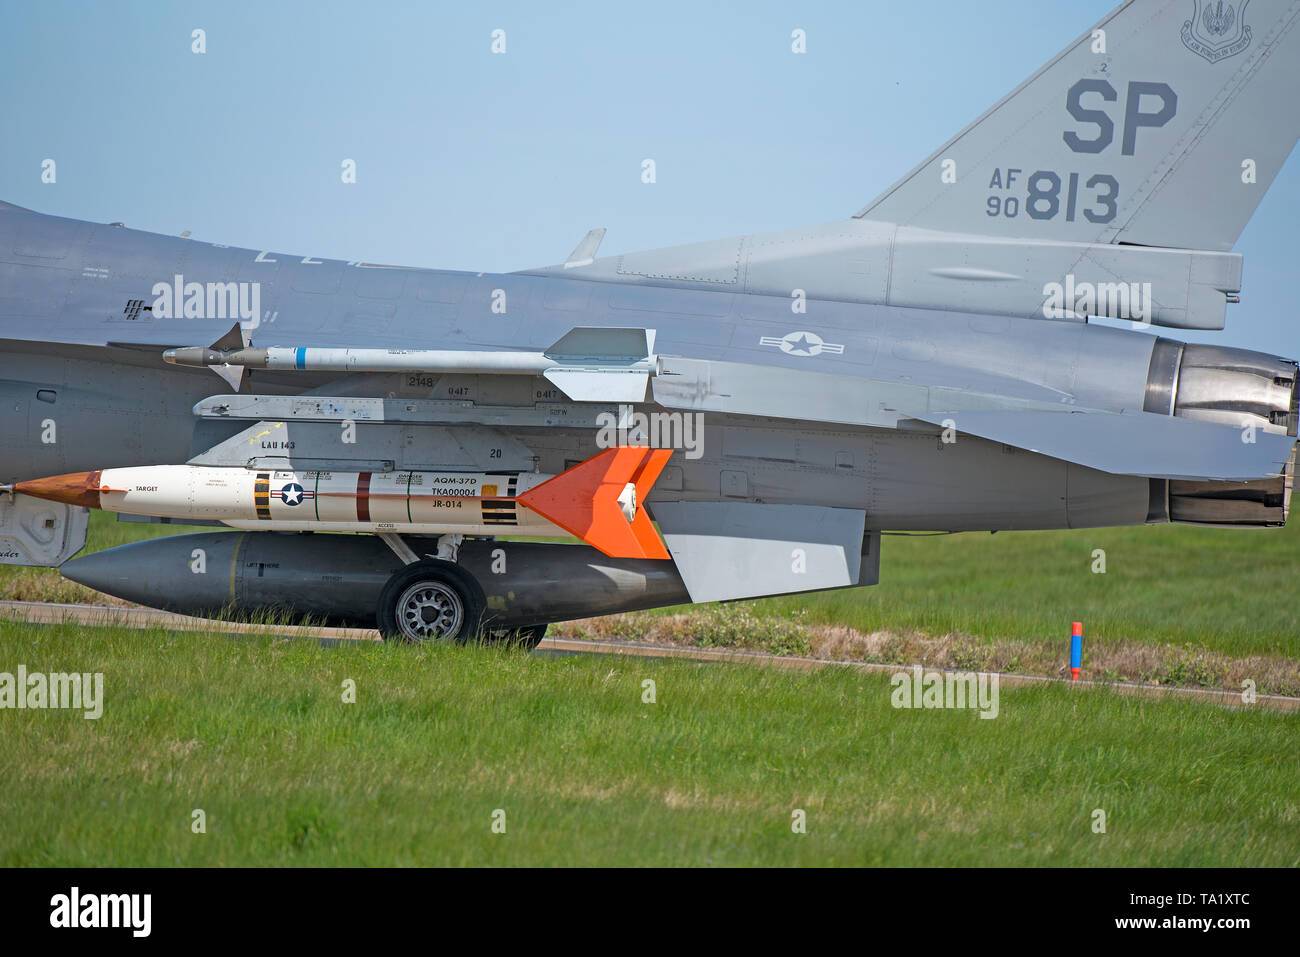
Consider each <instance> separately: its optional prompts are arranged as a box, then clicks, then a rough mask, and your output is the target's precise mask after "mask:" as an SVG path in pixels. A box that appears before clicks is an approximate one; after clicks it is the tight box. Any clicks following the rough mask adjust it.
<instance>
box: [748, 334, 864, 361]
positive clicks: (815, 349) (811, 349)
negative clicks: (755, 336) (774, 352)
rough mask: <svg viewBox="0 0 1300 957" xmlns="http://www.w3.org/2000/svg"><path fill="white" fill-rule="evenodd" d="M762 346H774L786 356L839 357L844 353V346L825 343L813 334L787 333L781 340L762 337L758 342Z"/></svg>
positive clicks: (773, 337)
mask: <svg viewBox="0 0 1300 957" xmlns="http://www.w3.org/2000/svg"><path fill="white" fill-rule="evenodd" d="M758 344H759V345H762V346H776V347H777V348H779V349H780V350H781V351H782V352H784V353H785V354H786V355H791V356H819V355H821V354H822V353H823V352H825V353H828V354H830V355H840V354H841V353H843V352H844V346H842V345H840V344H838V343H834V342H827V341H825V340H824V339H822V337H821V336H819V335H817V333H815V332H804V331H802V330H801V331H799V332H787V333H786V334H785V335H784V336H782V337H781V338H779V339H778V338H777V337H776V336H763V337H762V338H761V339H759V340H758Z"/></svg>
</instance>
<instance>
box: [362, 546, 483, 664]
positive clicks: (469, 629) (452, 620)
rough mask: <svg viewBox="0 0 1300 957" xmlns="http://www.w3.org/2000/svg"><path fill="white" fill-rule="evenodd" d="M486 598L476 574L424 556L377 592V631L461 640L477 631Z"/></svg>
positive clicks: (388, 634)
mask: <svg viewBox="0 0 1300 957" xmlns="http://www.w3.org/2000/svg"><path fill="white" fill-rule="evenodd" d="M485 605H486V602H485V601H484V598H483V589H482V588H480V587H479V584H478V582H476V581H475V580H474V576H472V575H470V574H469V573H468V572H466V571H465V570H464V569H462V568H460V567H459V566H457V565H453V564H452V563H451V562H444V561H439V560H437V559H427V560H425V561H420V562H415V563H413V564H410V565H407V566H406V567H405V568H403V569H401V570H400V571H398V572H396V573H395V574H394V575H393V577H392V578H390V579H388V583H387V584H386V585H384V590H383V591H382V592H380V595H379V611H378V614H377V616H376V618H377V621H376V623H377V625H378V627H379V633H380V634H382V635H383V636H384V637H385V638H395V639H397V640H399V641H409V642H417V643H420V642H426V641H445V642H453V641H454V642H465V641H467V640H469V639H470V638H472V637H474V636H475V635H477V634H478V632H479V628H480V626H481V624H482V621H483V610H484V607H485Z"/></svg>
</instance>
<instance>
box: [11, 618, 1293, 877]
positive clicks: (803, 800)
mask: <svg viewBox="0 0 1300 957" xmlns="http://www.w3.org/2000/svg"><path fill="white" fill-rule="evenodd" d="M18 664H25V665H26V666H27V667H28V669H29V671H37V670H46V671H49V670H57V671H70V670H77V671H84V672H96V671H100V672H103V673H104V675H105V678H104V683H105V690H104V698H105V702H104V712H103V716H102V717H101V718H100V719H99V720H85V719H84V718H83V717H82V716H81V714H80V712H68V711H32V710H24V711H17V710H7V709H6V710H0V775H3V779H4V780H5V781H6V782H7V786H6V788H5V795H6V796H5V800H4V802H3V805H2V807H3V810H2V811H0V865H83V864H104V865H106V864H121V865H137V864H139V865H145V864H148V865H175V864H185V865H240V864H274V865H295V864H483V865H540V864H548V865H550V864H558V865H565V864H569V865H580V864H627V865H655V864H664V865H667V864H692V865H710V864H712V865H749V864H757V865H779V864H886V865H908V864H924V865H979V864H986V865H1014V864H1050V865H1102V866H1109V865H1227V866H1237V865H1246V866H1253V865H1282V866H1295V865H1297V864H1300V790H1297V788H1296V777H1295V774H1296V747H1295V744H1296V721H1297V718H1296V717H1295V716H1294V715H1285V714H1279V713H1276V712H1270V711H1266V710H1262V709H1259V710H1254V709H1252V710H1228V709H1223V708H1219V707H1214V706H1210V705H1206V704H1204V703H1199V702H1193V701H1186V700H1176V699H1161V700H1150V699H1141V698H1129V697H1121V696H1119V695H1117V694H1115V693H1113V692H1111V691H1108V690H1104V689H1103V690H1095V689H1094V690H1083V689H1072V688H1069V687H1066V686H1062V685H1053V686H1043V687H1032V688H1003V689H1002V690H1001V700H1000V714H999V716H998V717H997V718H996V719H993V720H983V719H980V718H978V717H977V713H976V712H974V711H955V710H954V711H936V710H929V711H920V710H912V711H908V710H896V709H894V708H893V707H892V706H891V704H890V687H889V683H888V678H887V676H884V675H874V674H864V673H860V672H856V671H849V670H844V669H824V670H821V671H818V672H815V673H791V672H786V671H778V670H776V669H764V668H753V667H749V666H743V665H699V664H691V663H687V662H683V661H655V660H641V659H636V660H630V659H617V660H616V659H610V658H599V657H594V656H574V657H567V658H564V657H544V656H538V655H533V656H528V655H520V654H512V653H508V652H500V651H495V650H492V649H485V648H481V647H472V646H471V647H433V648H415V647H410V646H403V645H384V644H371V643H362V644H360V645H357V646H355V647H339V648H321V647H319V646H318V645H317V644H314V643H312V642H309V641H294V642H288V641H283V640H280V641H276V640H271V639H263V638H256V639H231V638H226V637H222V636H219V635H215V634H214V635H202V634H193V633H187V634H174V633H168V632H162V631H139V630H128V629H122V630H115V629H84V628H78V627H72V626H66V625H64V626H51V627H43V628H35V627H30V626H25V625H18V624H13V623H0V670H8V671H12V670H14V669H15V668H16V666H17V665H18ZM349 678H350V679H353V680H354V681H355V683H356V703H354V704H345V703H343V701H342V688H343V682H344V681H345V679H349ZM646 679H650V680H653V681H654V682H655V683H656V688H657V699H658V700H657V703H655V704H645V703H642V694H643V684H642V683H643V681H645V680H646ZM796 808H799V809H803V810H804V811H805V812H806V813H807V833H806V834H795V833H793V832H792V830H791V815H792V811H793V810H794V809H796ZM195 809H202V810H203V811H204V812H205V813H206V819H207V833H206V834H194V833H192V831H191V820H192V812H193V811H194V810H195ZM498 809H500V810H502V811H504V812H505V824H506V833H504V834H494V833H492V829H491V825H492V820H493V812H494V811H496V810H498ZM1097 809H1100V810H1102V811H1104V812H1105V814H1106V833H1104V834H1097V833H1094V832H1093V820H1094V817H1093V814H1094V811H1095V810H1097Z"/></svg>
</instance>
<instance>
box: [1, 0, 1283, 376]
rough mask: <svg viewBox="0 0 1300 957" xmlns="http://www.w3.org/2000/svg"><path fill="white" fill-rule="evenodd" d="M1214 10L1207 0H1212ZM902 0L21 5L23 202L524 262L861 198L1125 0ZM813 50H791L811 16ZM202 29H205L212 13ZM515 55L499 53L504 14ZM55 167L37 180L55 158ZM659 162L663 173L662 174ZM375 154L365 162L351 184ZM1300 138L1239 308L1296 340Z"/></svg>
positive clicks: (175, 227) (9, 77) (1252, 342)
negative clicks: (201, 33)
mask: <svg viewBox="0 0 1300 957" xmlns="http://www.w3.org/2000/svg"><path fill="white" fill-rule="evenodd" d="M1189 5H1190V0H1189ZM1111 6H1112V3H1111V2H1110V0H1071V2H1057V3H1043V2H1042V0H1037V2H1030V0H1001V2H998V3H996V4H979V3H970V2H965V0H946V2H926V0H908V2H906V3H893V2H889V3H886V2H879V0H864V2H845V3H829V2H811V0H809V2H801V3H777V2H768V3H763V2H753V3H740V2H737V3H727V2H710V0H696V2H694V3H667V2H658V0H656V2H653V3H622V2H614V0H607V2H594V3H539V2H533V3H481V4H472V3H470V4H467V3H456V4H452V3H432V2H424V3H416V2H383V0H375V2H372V3H329V2H310V3H305V2H282V0H275V2H262V3H250V2H229V0H223V2H218V3H192V4H186V3H162V2H134V3H121V2H112V3H90V2H86V3H71V2H63V0H55V2H51V0H44V2H41V3H35V4H22V5H18V4H9V5H7V6H6V7H5V8H4V10H3V12H2V13H0V16H2V17H3V21H2V23H3V29H2V30H0V75H3V77H4V79H5V86H4V89H5V93H4V100H3V102H4V106H3V107H2V108H0V137H2V140H0V198H3V199H6V200H8V201H10V202H14V203H18V204H19V205H22V206H28V207H31V208H33V209H37V210H40V211H43V212H49V213H55V214H58V215H63V216H71V217H75V218H78V219H88V220H95V221H115V220H121V221H123V222H125V223H127V224H128V225H130V226H133V227H136V228H139V229H147V230H152V231H156V232H161V233H180V232H182V231H183V230H190V231H191V232H192V234H193V236H194V238H196V239H203V240H209V241H214V242H222V243H228V244H232V245H241V246H250V247H254V248H265V249H274V250H278V251H284V252H289V253H301V254H304V255H306V254H312V255H317V256H330V257H338V258H344V259H365V260H369V261H374V262H389V263H401V264H404V265H415V266H437V267H445V268H454V269H472V270H475V271H508V270H514V269H524V268H528V267H532V266H540V265H546V264H550V263H555V262H558V261H561V260H562V259H563V258H564V256H565V255H566V254H567V253H568V252H569V251H570V249H572V248H573V246H574V245H575V244H576V243H577V241H578V240H579V239H580V238H581V237H582V235H583V234H584V233H585V232H586V231H587V230H588V229H590V228H591V227H593V226H606V227H608V229H609V232H608V234H607V236H606V238H605V243H604V245H603V246H602V248H601V253H602V254H603V255H609V254H613V253H619V252H626V251H631V250H636V249H649V248H654V247H657V246H667V245H674V244H678V243H686V242H693V241H697V240H703V239H712V238H716V237H720V236H728V235H735V234H741V233H748V232H756V231H762V230H769V229H779V228H783V227H787V226H797V225H803V224H811V223H820V222H827V221H831V220H835V219H840V218H844V217H846V216H849V215H852V214H853V213H855V212H857V211H858V210H859V209H860V208H861V207H863V206H864V205H866V203H867V202H868V201H870V200H871V199H873V198H874V197H875V196H876V195H877V194H879V193H880V192H881V191H882V190H883V189H885V188H886V187H887V186H889V185H890V184H891V183H893V182H894V181H895V180H896V179H897V178H898V177H899V176H901V175H902V174H904V173H905V172H907V171H908V170H910V169H911V168H912V167H913V166H914V165H915V164H916V163H917V162H919V161H920V160H921V159H923V158H924V157H926V156H927V155H929V154H930V153H931V152H932V151H933V150H934V149H935V148H937V147H938V146H939V145H940V144H941V143H942V142H944V141H945V140H946V139H947V138H948V137H949V136H951V135H952V134H953V133H955V132H956V131H957V130H958V129H960V128H961V127H963V126H964V125H966V124H967V123H968V122H970V120H972V119H973V118H974V117H975V116H977V115H978V114H979V113H981V112H982V111H983V110H984V109H986V108H987V107H988V106H990V105H992V104H993V103H994V102H995V101H996V100H997V99H999V98H1000V97H1001V96H1002V95H1004V94H1005V93H1006V92H1008V91H1009V90H1010V89H1012V88H1013V87H1014V86H1015V85H1016V84H1018V83H1019V82H1020V81H1022V80H1023V79H1024V78H1025V77H1027V76H1028V75H1029V74H1030V73H1032V72H1033V71H1034V70H1036V69H1037V68H1038V67H1039V66H1040V65H1042V63H1044V62H1045V61H1046V60H1047V59H1049V58H1050V57H1052V56H1053V55H1055V54H1056V53H1057V52H1058V51H1059V50H1060V49H1061V48H1063V47H1064V46H1065V45H1066V44H1068V43H1070V42H1072V41H1073V40H1074V39H1075V38H1076V37H1077V36H1078V35H1079V34H1081V33H1082V32H1083V31H1084V30H1085V29H1086V28H1087V27H1089V26H1091V25H1092V24H1093V23H1094V22H1096V21H1097V20H1099V19H1101V17H1102V16H1104V15H1105V13H1106V12H1107V11H1108V10H1109V9H1110V8H1111ZM796 27H799V28H802V29H804V30H806V31H807V35H808V53H807V54H806V55H805V56H794V55H792V54H791V53H790V46H789V44H790V31H791V30H793V29H794V28H796ZM195 28H202V29H203V30H205V31H206V39H207V52H206V53H205V54H203V55H201V56H200V55H196V54H194V53H192V52H191V31H192V30H194V29H195ZM497 28H500V29H504V30H505V31H506V43H507V53H506V55H505V56H494V55H492V54H491V52H490V43H491V33H492V31H493V30H494V29H497ZM47 157H49V158H54V159H55V160H56V162H57V164H58V166H57V169H58V182H57V183H56V184H54V185H45V184H42V183H41V181H40V171H41V170H40V166H41V162H42V160H43V159H45V158H47ZM646 157H652V158H654V160H655V162H656V165H657V178H658V181H657V183H656V184H655V185H654V186H653V187H647V186H645V185H644V184H642V183H641V181H640V164H641V161H642V159H644V158H646ZM345 158H350V159H353V160H355V161H356V164H357V183H356V184H355V185H344V184H342V183H341V181H340V175H339V174H340V164H341V162H342V161H343V160H344V159H345ZM1297 214H1300V160H1297V158H1296V157H1295V156H1294V155H1293V156H1292V158H1291V160H1290V161H1289V162H1288V164H1287V165H1286V167H1285V168H1284V169H1283V171H1282V172H1281V174H1280V175H1279V177H1278V179H1277V181H1276V182H1275V183H1274V184H1273V186H1272V189H1271V190H1270V192H1269V194H1268V196H1267V197H1266V199H1265V200H1264V202H1263V203H1262V205H1261V206H1260V208H1259V210H1258V211H1257V212H1256V214H1255V216H1254V218H1253V219H1252V221H1251V223H1250V225H1249V226H1248V227H1247V229H1246V232H1245V233H1244V234H1243V236H1242V238H1241V240H1240V241H1239V242H1238V244H1237V247H1236V248H1237V251H1238V252H1241V253H1243V254H1244V256H1245V280H1244V289H1243V293H1242V302H1241V304H1240V305H1237V306H1233V307H1230V311H1229V313H1228V329H1227V330H1226V331H1225V332H1223V333H1217V334H1210V335H1204V336H1196V335H1195V334H1185V333H1182V332H1180V331H1177V330H1172V331H1169V334H1170V335H1173V336H1175V337H1177V338H1184V339H1199V340H1201V341H1213V342H1222V343H1225V344H1231V345H1239V346H1247V347H1250V348H1257V349H1262V350H1265V351H1270V352H1279V353H1282V354H1285V355H1291V356H1295V355H1297V354H1300V334H1298V333H1297V332H1296V323H1295V320H1294V318H1293V313H1294V311H1295V307H1294V305H1293V304H1292V301H1291V299H1290V296H1289V280H1290V279H1291V278H1292V276H1293V274H1294V272H1295V259H1296V254H1297V252H1298V251H1300V239H1298V238H1297V234H1296V220H1297Z"/></svg>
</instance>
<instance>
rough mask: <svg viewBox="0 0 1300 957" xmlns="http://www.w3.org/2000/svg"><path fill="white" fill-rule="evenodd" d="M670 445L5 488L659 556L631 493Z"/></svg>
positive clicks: (112, 507) (647, 481)
mask: <svg viewBox="0 0 1300 957" xmlns="http://www.w3.org/2000/svg"><path fill="white" fill-rule="evenodd" d="M671 455H672V451H671V450H669V449H651V448H648V447H644V446H616V447H613V448H608V449H605V450H604V451H601V452H598V453H596V454H595V455H593V456H592V457H591V458H589V459H587V460H586V461H583V462H580V463H578V464H577V465H575V466H573V467H572V468H570V469H567V470H566V471H564V472H561V473H560V474H559V475H543V474H541V473H537V472H523V473H519V472H451V471H434V470H429V471H416V470H406V471H400V472H342V471H296V470H278V471H276V470H271V469H267V470H264V471H259V470H252V469H242V468H233V467H213V466H202V465H152V466H144V467H134V468H121V469H102V470H98V471H93V472H72V473H68V474H66V475H53V476H49V477H48V478H42V479H29V480H27V481H24V482H17V483H15V484H14V485H13V486H12V489H11V490H12V491H13V492H14V493H15V494H23V495H30V496H34V497H36V498H43V499H47V500H49V501H54V502H65V503H67V504H69V505H77V506H83V507H87V508H100V509H105V510H107V511H110V512H122V513H125V514H128V515H149V516H157V517H160V518H170V519H177V520H180V521H191V522H193V521H216V522H221V523H222V524H225V525H229V526H230V527H232V528H240V529H248V530H265V531H286V532H310V531H321V532H368V533H371V534H380V535H382V534H386V533H389V532H397V533H409V534H413V535H444V534H454V535H477V536H492V535H519V536H524V537H531V538H542V537H551V536H573V537H574V538H579V539H581V540H583V541H584V542H586V543H587V544H589V545H591V546H593V547H595V548H597V549H599V550H600V551H602V552H604V553H605V554H606V555H609V556H611V557H613V558H659V559H667V558H669V557H670V556H669V554H668V551H667V549H666V548H665V546H664V543H663V541H662V539H660V538H659V534H658V532H656V531H655V529H654V526H653V524H652V522H651V519H650V516H649V514H648V512H647V511H646V510H645V509H644V508H640V507H639V506H638V503H639V502H641V501H644V499H645V497H646V495H648V494H649V492H650V489H651V486H653V485H654V482H655V479H656V478H658V476H659V473H660V472H661V471H662V470H663V468H664V465H665V464H666V463H667V461H668V458H669V457H670V456H671Z"/></svg>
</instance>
